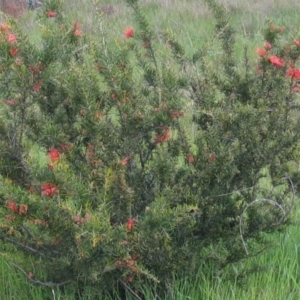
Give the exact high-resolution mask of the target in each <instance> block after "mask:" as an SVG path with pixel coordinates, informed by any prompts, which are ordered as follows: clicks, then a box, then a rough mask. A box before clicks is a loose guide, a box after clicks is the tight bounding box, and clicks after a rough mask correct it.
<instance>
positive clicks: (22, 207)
mask: <svg viewBox="0 0 300 300" xmlns="http://www.w3.org/2000/svg"><path fill="white" fill-rule="evenodd" d="M27 211H28V205H26V204H21V205H20V208H19V214H20V215H26V214H27Z"/></svg>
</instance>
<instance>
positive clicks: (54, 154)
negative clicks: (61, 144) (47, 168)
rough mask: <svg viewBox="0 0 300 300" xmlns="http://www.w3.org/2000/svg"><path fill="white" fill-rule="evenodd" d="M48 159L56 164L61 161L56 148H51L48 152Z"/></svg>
mask: <svg viewBox="0 0 300 300" xmlns="http://www.w3.org/2000/svg"><path fill="white" fill-rule="evenodd" d="M48 157H49V159H50V160H51V162H52V163H55V162H57V161H59V159H60V153H59V151H58V150H57V149H55V148H50V149H49V152H48Z"/></svg>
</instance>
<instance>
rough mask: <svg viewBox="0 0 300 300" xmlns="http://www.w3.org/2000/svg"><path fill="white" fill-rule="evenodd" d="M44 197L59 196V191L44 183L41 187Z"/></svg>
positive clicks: (53, 186)
mask: <svg viewBox="0 0 300 300" xmlns="http://www.w3.org/2000/svg"><path fill="white" fill-rule="evenodd" d="M41 189H42V196H46V197H52V196H53V195H54V194H58V189H57V187H56V186H55V185H53V184H52V183H43V184H42V185H41Z"/></svg>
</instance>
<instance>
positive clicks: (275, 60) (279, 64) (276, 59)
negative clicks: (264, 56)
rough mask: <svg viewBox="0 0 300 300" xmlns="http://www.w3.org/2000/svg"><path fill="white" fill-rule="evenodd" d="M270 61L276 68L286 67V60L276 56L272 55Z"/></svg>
mask: <svg viewBox="0 0 300 300" xmlns="http://www.w3.org/2000/svg"><path fill="white" fill-rule="evenodd" d="M268 61H269V62H270V63H271V64H272V65H273V66H275V67H284V65H285V63H284V60H283V59H282V58H280V57H278V56H276V55H271V56H270V57H269V58H268Z"/></svg>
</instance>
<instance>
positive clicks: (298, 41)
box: [294, 39, 300, 47]
mask: <svg viewBox="0 0 300 300" xmlns="http://www.w3.org/2000/svg"><path fill="white" fill-rule="evenodd" d="M294 44H295V45H296V46H298V47H300V39H299V40H295V41H294Z"/></svg>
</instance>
